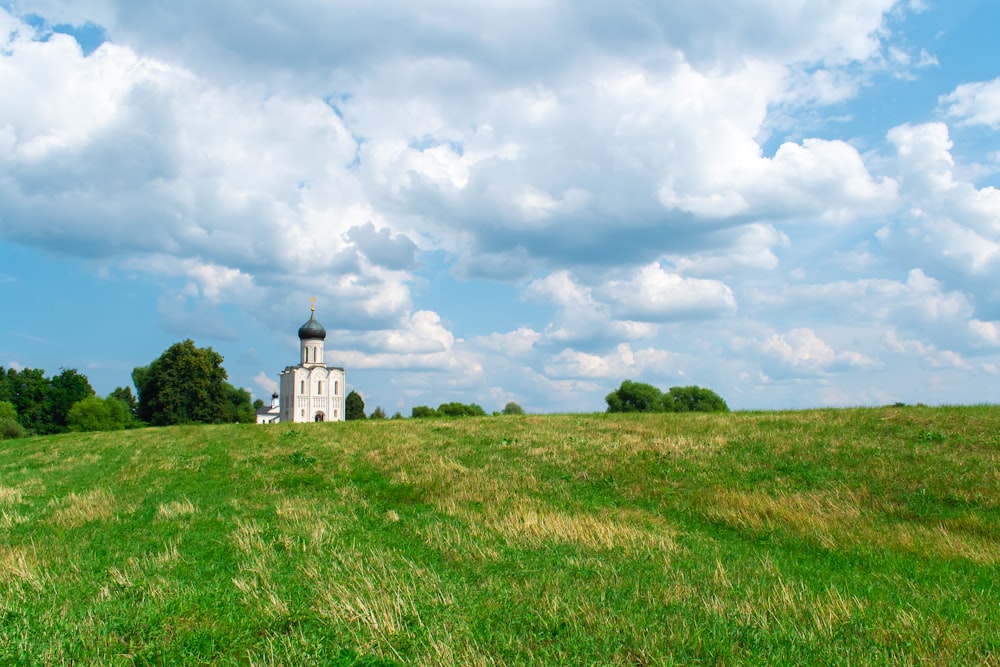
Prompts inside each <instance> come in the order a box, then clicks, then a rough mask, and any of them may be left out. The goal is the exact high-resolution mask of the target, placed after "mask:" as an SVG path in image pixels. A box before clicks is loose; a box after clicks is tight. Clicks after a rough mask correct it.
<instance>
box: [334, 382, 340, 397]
mask: <svg viewBox="0 0 1000 667" xmlns="http://www.w3.org/2000/svg"><path fill="white" fill-rule="evenodd" d="M333 393H334V394H335V395H336V394H339V393H340V383H339V382H337V381H336V380H334V381H333Z"/></svg>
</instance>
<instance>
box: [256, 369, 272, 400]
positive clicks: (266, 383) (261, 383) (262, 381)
mask: <svg viewBox="0 0 1000 667" xmlns="http://www.w3.org/2000/svg"><path fill="white" fill-rule="evenodd" d="M253 381H254V382H255V383H256V384H257V386H258V387H260V388H261V389H263V390H264V393H265V394H266V395H267V396H268V397H270V396H271V395H272V394H276V393H278V383H277V382H275V381H274V380H273V379H272V378H271V376H270V375H269V374H268V373H266V372H265V371H261V372H260V373H257V375H255V376H254V378H253Z"/></svg>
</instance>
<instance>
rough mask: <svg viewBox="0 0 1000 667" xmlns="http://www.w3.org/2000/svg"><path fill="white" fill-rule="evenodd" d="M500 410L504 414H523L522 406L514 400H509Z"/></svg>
mask: <svg viewBox="0 0 1000 667" xmlns="http://www.w3.org/2000/svg"><path fill="white" fill-rule="evenodd" d="M502 412H503V414H505V415H523V414H524V408H522V407H521V406H520V405H518V404H517V403H515V402H514V401H510V402H508V403H507V405H505V406H503V411H502Z"/></svg>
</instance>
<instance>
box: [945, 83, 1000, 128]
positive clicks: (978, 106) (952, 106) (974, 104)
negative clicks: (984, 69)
mask: <svg viewBox="0 0 1000 667" xmlns="http://www.w3.org/2000/svg"><path fill="white" fill-rule="evenodd" d="M939 101H940V103H941V104H943V105H945V106H946V109H945V113H946V114H947V115H948V116H949V117H950V118H956V119H958V121H959V123H960V124H962V125H986V126H987V127H991V128H993V129H997V128H998V127H1000V78H997V79H993V80H992V81H977V82H975V83H963V84H962V85H960V86H958V87H957V88H955V90H953V91H952V92H950V93H948V94H947V95H942V96H941V98H940V99H939Z"/></svg>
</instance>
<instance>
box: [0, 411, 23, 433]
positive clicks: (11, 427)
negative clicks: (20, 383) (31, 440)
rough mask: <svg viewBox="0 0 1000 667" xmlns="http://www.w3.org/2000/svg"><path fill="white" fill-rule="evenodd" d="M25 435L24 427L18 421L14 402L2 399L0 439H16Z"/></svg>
mask: <svg viewBox="0 0 1000 667" xmlns="http://www.w3.org/2000/svg"><path fill="white" fill-rule="evenodd" d="M24 436H25V431H24V427H23V426H21V424H20V422H18V421H17V410H15V409H14V404H13V403H9V402H7V401H0V440H14V439H15V438H23V437H24Z"/></svg>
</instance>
